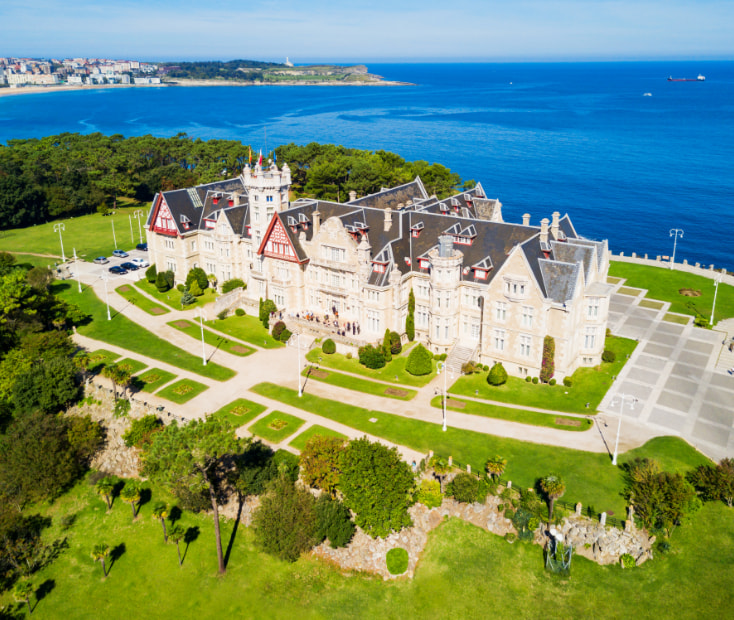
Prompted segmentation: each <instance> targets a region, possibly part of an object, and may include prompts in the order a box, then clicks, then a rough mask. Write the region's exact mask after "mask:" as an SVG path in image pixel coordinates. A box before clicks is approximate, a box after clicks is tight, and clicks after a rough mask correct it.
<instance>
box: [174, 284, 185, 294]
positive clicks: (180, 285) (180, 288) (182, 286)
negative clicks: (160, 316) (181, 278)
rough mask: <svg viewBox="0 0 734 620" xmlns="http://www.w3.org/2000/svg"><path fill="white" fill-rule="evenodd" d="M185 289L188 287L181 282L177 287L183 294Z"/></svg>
mask: <svg viewBox="0 0 734 620" xmlns="http://www.w3.org/2000/svg"><path fill="white" fill-rule="evenodd" d="M185 289H186V287H185V286H184V284H183V282H179V283H178V284H177V285H176V290H177V291H178V292H179V293H183V292H184V290H185Z"/></svg>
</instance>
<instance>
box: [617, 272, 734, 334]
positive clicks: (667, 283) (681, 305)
mask: <svg viewBox="0 0 734 620" xmlns="http://www.w3.org/2000/svg"><path fill="white" fill-rule="evenodd" d="M609 274H610V275H613V276H616V277H619V278H626V279H627V281H626V282H625V285H627V286H636V287H638V288H644V289H647V291H648V292H647V295H646V296H647V297H650V298H652V299H660V300H662V301H669V302H670V311H671V312H678V313H680V314H689V315H692V316H697V315H701V316H704V317H705V318H706V320H709V319H710V318H711V307H712V305H713V302H714V291H715V290H716V289H715V287H714V281H713V280H712V279H710V278H706V277H704V276H698V275H694V274H692V273H686V272H684V271H677V270H675V269H672V270H671V269H664V268H663V267H649V266H647V265H638V264H636V263H624V262H620V261H611V263H610V265H609ZM718 288H719V292H718V294H717V296H716V316H715V320H714V322H716V321H720V320H721V319H726V318H729V317H734V286H730V285H728V284H723V283H722V284H719V287H718ZM682 289H692V290H694V291H700V293H701V295H700V296H699V297H686V296H684V295H681V294H680V292H679V291H680V290H682Z"/></svg>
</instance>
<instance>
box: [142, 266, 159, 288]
mask: <svg viewBox="0 0 734 620" xmlns="http://www.w3.org/2000/svg"><path fill="white" fill-rule="evenodd" d="M157 277H158V270H157V269H156V267H155V265H151V266H150V267H148V268H147V269H146V270H145V279H146V280H147V281H148V282H150V283H151V284H155V279H156V278H157Z"/></svg>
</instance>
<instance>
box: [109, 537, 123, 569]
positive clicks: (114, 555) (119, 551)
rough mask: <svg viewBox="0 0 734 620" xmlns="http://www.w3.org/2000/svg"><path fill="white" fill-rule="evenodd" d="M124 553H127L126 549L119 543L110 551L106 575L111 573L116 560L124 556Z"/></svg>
mask: <svg viewBox="0 0 734 620" xmlns="http://www.w3.org/2000/svg"><path fill="white" fill-rule="evenodd" d="M125 551H127V547H126V546H125V543H120V544H119V545H117V546H116V547H115V548H114V549H113V550H112V551H110V565H109V567H108V568H107V574H108V575H109V574H110V573H111V572H112V567H113V566H114V565H115V563H116V562H117V560H119V559H120V558H121V557H122V556H123V555H125Z"/></svg>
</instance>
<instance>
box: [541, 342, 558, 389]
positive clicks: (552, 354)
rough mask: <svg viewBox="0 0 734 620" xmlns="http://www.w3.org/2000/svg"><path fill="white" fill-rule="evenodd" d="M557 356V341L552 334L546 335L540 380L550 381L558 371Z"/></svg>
mask: <svg viewBox="0 0 734 620" xmlns="http://www.w3.org/2000/svg"><path fill="white" fill-rule="evenodd" d="M555 358H556V341H555V340H553V337H552V336H546V337H545V338H543V362H542V366H541V368H540V380H541V381H542V382H543V383H548V381H550V380H551V378H552V377H553V373H554V372H555V371H556V366H555Z"/></svg>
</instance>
